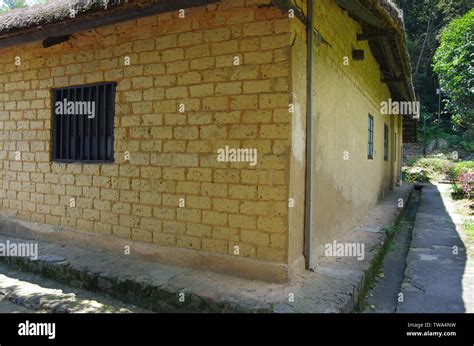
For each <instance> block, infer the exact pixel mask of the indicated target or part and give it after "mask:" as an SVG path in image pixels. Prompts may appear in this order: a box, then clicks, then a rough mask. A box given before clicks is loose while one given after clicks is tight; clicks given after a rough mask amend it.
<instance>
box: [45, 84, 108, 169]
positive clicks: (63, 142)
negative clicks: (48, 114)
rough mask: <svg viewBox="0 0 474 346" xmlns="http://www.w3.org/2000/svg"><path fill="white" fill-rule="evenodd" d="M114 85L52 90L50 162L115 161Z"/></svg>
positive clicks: (91, 85) (92, 85)
mask: <svg viewBox="0 0 474 346" xmlns="http://www.w3.org/2000/svg"><path fill="white" fill-rule="evenodd" d="M115 86H116V84H115V83H98V84H90V85H81V86H76V87H67V88H59V89H53V105H52V107H53V131H52V137H53V138H52V139H53V161H56V162H86V163H94V162H95V163H99V162H113V161H114V148H113V146H114V117H115Z"/></svg>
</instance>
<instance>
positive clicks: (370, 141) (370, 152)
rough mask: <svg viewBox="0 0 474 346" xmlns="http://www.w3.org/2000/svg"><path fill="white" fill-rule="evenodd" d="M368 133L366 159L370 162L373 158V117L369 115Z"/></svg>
mask: <svg viewBox="0 0 474 346" xmlns="http://www.w3.org/2000/svg"><path fill="white" fill-rule="evenodd" d="M368 130H369V133H368V138H369V139H368V146H367V157H368V158H369V159H370V160H372V159H373V158H374V117H373V116H372V115H370V114H369V128H368Z"/></svg>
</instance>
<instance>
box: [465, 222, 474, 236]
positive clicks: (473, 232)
mask: <svg viewBox="0 0 474 346" xmlns="http://www.w3.org/2000/svg"><path fill="white" fill-rule="evenodd" d="M464 230H465V231H466V234H467V236H468V237H469V238H470V239H472V240H474V221H472V220H464Z"/></svg>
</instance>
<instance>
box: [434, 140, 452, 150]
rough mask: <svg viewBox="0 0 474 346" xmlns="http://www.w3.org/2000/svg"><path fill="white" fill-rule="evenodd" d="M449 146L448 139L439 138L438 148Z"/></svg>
mask: <svg viewBox="0 0 474 346" xmlns="http://www.w3.org/2000/svg"><path fill="white" fill-rule="evenodd" d="M448 146H449V143H448V141H447V140H445V139H442V138H438V139H437V141H436V148H438V149H446V148H447V147H448Z"/></svg>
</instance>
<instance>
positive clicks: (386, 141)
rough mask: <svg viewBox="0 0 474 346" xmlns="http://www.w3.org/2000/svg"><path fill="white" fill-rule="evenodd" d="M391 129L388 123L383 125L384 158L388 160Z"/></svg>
mask: <svg viewBox="0 0 474 346" xmlns="http://www.w3.org/2000/svg"><path fill="white" fill-rule="evenodd" d="M388 136H389V130H388V126H387V124H384V125H383V159H384V160H385V161H388V138H389V137H388Z"/></svg>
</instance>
